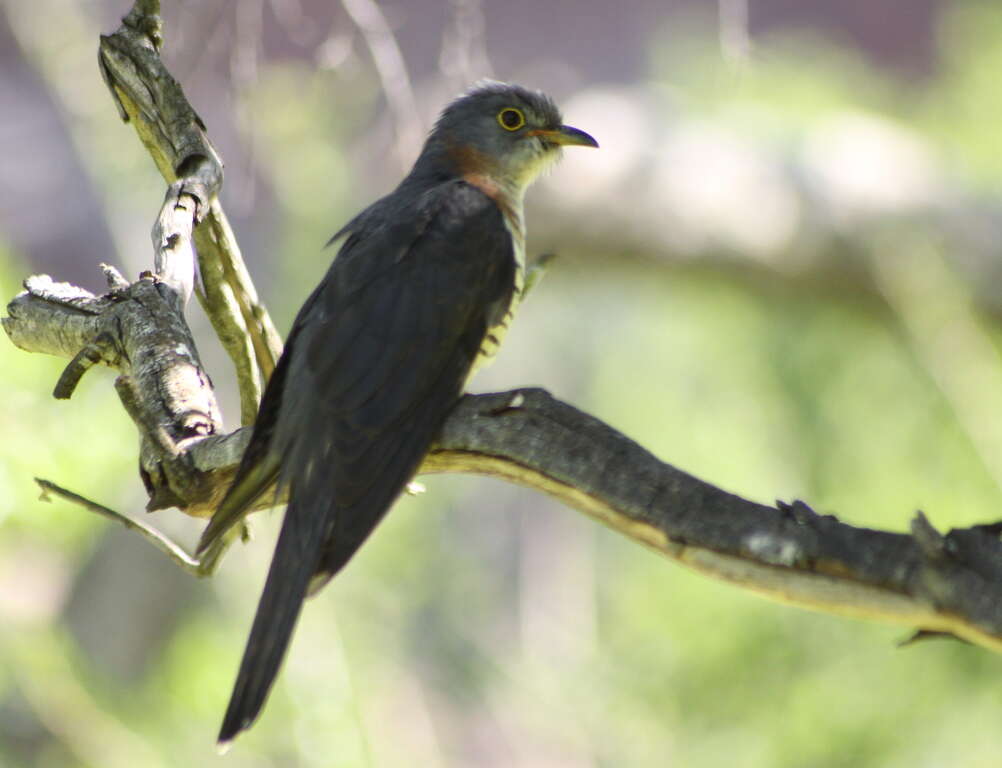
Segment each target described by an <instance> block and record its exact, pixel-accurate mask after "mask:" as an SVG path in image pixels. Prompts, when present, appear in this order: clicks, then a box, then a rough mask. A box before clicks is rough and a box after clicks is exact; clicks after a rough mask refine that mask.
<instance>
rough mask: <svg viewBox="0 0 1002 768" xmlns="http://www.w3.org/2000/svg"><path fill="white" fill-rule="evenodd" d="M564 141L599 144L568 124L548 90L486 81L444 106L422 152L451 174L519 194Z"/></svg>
mask: <svg viewBox="0 0 1002 768" xmlns="http://www.w3.org/2000/svg"><path fill="white" fill-rule="evenodd" d="M565 146H582V147H597V146H598V142H597V141H595V139H593V138H592V137H591V136H589V135H588V134H587V133H585V132H584V131H581V130H579V129H577V128H572V127H570V126H569V125H564V124H563V120H562V119H561V116H560V110H558V109H557V106H556V104H554V103H553V100H552V99H550V98H549V97H548V96H546V95H545V94H543V93H540V92H539V91H530V90H527V89H525V88H522V87H521V86H517V85H509V84H507V83H499V82H494V81H483V82H480V83H478V84H477V85H475V86H474V87H473V88H472V89H471V90H470V91H468V92H467V93H465V94H463V95H462V96H460V97H459V98H457V99H456V100H455V101H453V102H452V103H451V104H449V106H447V107H446V108H445V109H444V110H443V112H442V114H441V116H440V117H439V118H438V121H437V122H436V123H435V127H434V129H432V132H431V134H430V135H429V137H428V141H427V142H426V144H425V147H424V150H423V151H422V153H421V157H422V159H426V158H427V159H428V160H430V161H431V162H432V163H434V164H435V165H437V166H439V170H440V171H444V172H446V173H448V174H449V175H455V176H458V177H461V178H467V179H469V180H472V181H474V183H478V186H481V187H484V186H485V185H486V187H490V186H491V185H495V186H497V187H500V188H501V189H502V190H503V191H504V192H505V193H507V194H509V195H510V194H517V195H521V193H522V192H523V191H524V190H525V188H526V187H527V186H528V185H529V184H531V183H532V181H533V180H534V179H535V178H536V177H537V176H538V175H539V174H540V172H542V171H543V170H544V169H546V168H547V167H548V166H550V165H552V164H553V163H554V162H555V161H556V160H557V159H559V157H560V150H561V148H562V147H565ZM418 162H419V166H420V165H421V160H419V161H418Z"/></svg>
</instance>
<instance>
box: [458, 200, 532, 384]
mask: <svg viewBox="0 0 1002 768" xmlns="http://www.w3.org/2000/svg"><path fill="white" fill-rule="evenodd" d="M502 213H503V214H504V215H503V219H504V225H505V229H507V230H508V234H509V235H510V236H511V245H512V256H513V257H514V259H515V284H514V285H513V286H512V291H511V298H510V299H509V301H508V306H507V307H504V308H503V310H501V311H499V312H497V313H496V314H495V317H497V318H498V319H496V320H494V321H493V322H492V323H491V324H490V325H488V327H487V333H486V334H485V335H484V340H483V342H481V344H480V351H479V352H478V353H477V357H476V359H475V360H474V361H473V367H472V369H471V370H470V376H471V377H472V376H473V374H474V373H476V372H477V371H478V370H480V369H481V368H484V367H485V366H487V365H489V364H490V363H491V362H493V361H494V357H495V356H496V355H497V353H498V349H499V348H500V346H501V342H502V341H504V337H505V335H506V334H507V333H508V329H509V328H510V327H511V323H512V320H513V318H514V317H515V310H516V309H517V308H518V305H519V303H520V302H521V300H522V291H523V289H524V288H525V235H524V234H523V233H524V231H525V230H524V228H523V226H522V206H521V205H517V206H512V207H511V208H510V209H509V210H505V209H502ZM498 316H499V317H498Z"/></svg>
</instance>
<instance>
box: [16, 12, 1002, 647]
mask: <svg viewBox="0 0 1002 768" xmlns="http://www.w3.org/2000/svg"><path fill="white" fill-rule="evenodd" d="M155 12H156V3H151V2H144V3H137V6H136V8H135V9H133V12H132V13H130V15H129V17H127V18H126V20H125V23H124V24H123V30H124V32H123V30H120V31H119V33H116V35H115V36H112V37H113V38H117V37H118V35H123V36H124V39H126V41H127V42H128V43H129V45H130V46H131V45H134V46H138V49H134V48H129V50H130V51H131V53H129V54H128V55H124V54H122V50H123V46H124V45H125V44H124V43H122V42H121V40H119V41H118V42H115V43H109V42H108V41H109V40H111V38H104V39H103V40H102V62H103V64H102V66H103V68H104V70H105V73H106V76H108V77H109V82H110V83H111V84H112V85H113V91H114V93H115V94H116V98H117V100H118V102H119V103H120V104H121V105H123V109H124V113H125V114H126V115H127V116H128V118H129V119H130V120H132V122H133V123H134V124H137V130H139V133H140V136H141V137H142V138H143V140H144V143H146V145H147V147H149V148H150V149H151V153H152V154H153V155H154V158H155V159H157V162H158V165H159V166H160V167H161V170H162V171H164V175H165V177H166V178H167V180H168V183H169V185H170V186H169V187H168V194H167V200H166V202H165V205H164V208H163V209H162V210H161V212H160V215H159V217H158V224H157V225H156V227H155V229H154V266H155V270H154V272H153V273H149V274H147V275H145V276H141V278H140V279H139V280H138V281H136V282H135V283H131V284H130V283H129V282H127V281H125V280H124V279H123V278H122V277H121V276H120V275H118V274H117V273H116V272H115V271H114V270H112V269H110V268H106V274H107V276H108V282H109V292H108V293H107V294H106V295H104V296H94V295H92V294H90V293H88V292H86V291H83V290H82V289H79V288H75V287H74V286H70V285H66V284H61V283H55V282H53V281H52V280H51V278H48V277H45V276H42V277H33V278H29V279H28V280H27V281H26V283H25V288H26V290H25V291H24V292H23V293H21V294H19V295H18V296H16V297H15V298H14V299H13V300H12V301H11V302H10V304H9V305H8V313H9V316H8V317H6V318H4V319H3V327H4V330H5V331H6V332H7V334H8V336H9V337H10V339H11V340H12V341H13V342H14V343H15V344H16V345H17V346H19V347H21V348H22V349H24V350H26V351H28V352H42V353H46V354H53V355H58V356H61V357H64V358H69V359H70V363H69V365H68V366H67V369H66V371H65V372H64V374H63V376H62V377H61V378H60V381H59V383H58V385H57V388H56V394H57V396H60V397H68V396H69V395H70V394H71V393H72V390H73V387H74V386H75V384H76V382H77V381H78V380H79V378H80V376H82V375H83V373H85V372H86V371H87V370H88V369H89V368H90V367H92V366H93V365H96V364H100V365H104V366H107V367H110V368H112V369H114V370H117V371H118V372H119V376H118V379H117V381H116V388H117V389H118V391H119V394H120V397H121V399H122V402H123V405H124V406H125V407H126V408H127V410H128V411H129V413H130V415H131V416H132V418H133V420H134V422H135V423H136V426H137V429H138V430H139V432H140V435H141V436H142V438H143V444H142V445H143V447H142V455H141V465H142V468H143V473H144V480H145V481H146V482H147V488H148V490H149V492H150V504H149V506H150V508H159V507H163V506H176V507H178V508H179V509H181V510H182V511H184V512H186V513H188V514H193V515H199V516H205V515H208V514H211V513H212V511H213V510H214V508H215V506H216V504H217V503H218V500H219V498H220V496H221V494H222V493H223V491H224V490H225V488H226V487H227V484H228V483H229V480H230V478H231V476H232V473H233V472H234V471H235V469H236V466H237V464H238V462H239V459H240V456H241V454H242V452H243V450H244V448H245V446H246V443H247V438H248V436H249V435H248V429H247V428H246V427H245V428H242V429H238V430H236V431H235V432H232V433H230V434H223V433H222V431H221V429H220V427H219V424H220V419H219V413H218V407H217V406H216V403H215V398H214V395H213V390H212V384H211V382H210V380H209V378H208V376H207V375H206V374H205V372H204V371H203V369H202V367H201V364H200V363H199V360H198V355H197V352H196V351H195V346H194V342H193V341H192V339H191V334H190V331H189V330H188V327H187V325H186V323H185V321H184V316H183V308H184V303H185V299H186V297H187V294H188V293H189V292H190V286H191V285H192V284H193V282H192V280H191V277H192V269H193V266H192V265H193V261H192V256H191V253H192V251H191V247H190V246H191V233H192V228H193V227H195V225H196V223H197V222H198V221H200V220H201V222H202V223H201V224H199V225H198V227H197V228H195V230H194V232H195V235H194V238H195V240H196V242H197V244H198V249H199V263H200V264H201V269H202V275H203V277H205V275H206V273H207V272H209V273H212V272H213V270H215V274H216V275H217V276H222V277H220V282H219V283H218V285H219V286H228V288H226V289H225V290H223V289H222V288H220V290H219V291H215V290H209V289H207V291H206V298H205V302H206V308H207V310H208V311H209V312H210V315H211V314H212V313H216V315H217V316H219V317H222V318H224V321H220V323H221V325H226V327H227V328H229V329H230V331H226V332H236V331H234V329H239V334H240V335H241V339H242V340H241V341H240V343H237V344H234V345H232V349H233V350H236V351H238V352H239V354H241V355H244V357H243V358H242V360H243V362H239V361H238V363H237V368H238V376H244V375H245V374H241V373H240V371H241V370H244V371H245V373H246V370H245V369H246V368H248V367H249V366H250V365H251V360H252V356H251V354H250V352H249V350H253V351H254V355H255V359H256V362H257V364H258V365H260V366H261V368H262V369H264V370H265V371H266V372H267V371H268V362H267V360H268V359H269V358H270V359H271V360H273V359H274V356H275V353H276V352H277V349H276V342H275V339H274V338H272V336H271V333H272V331H270V330H268V329H269V328H270V323H268V322H267V319H266V318H267V314H266V312H265V311H264V308H263V307H261V306H260V304H259V303H258V302H257V300H256V296H255V294H254V290H253V286H252V284H251V282H250V278H249V276H248V275H247V274H246V270H244V269H243V268H242V266H239V252H238V251H237V250H236V248H235V244H234V243H232V234H231V233H230V232H229V231H228V229H227V227H226V223H225V217H224V216H223V214H222V210H221V208H219V205H218V202H216V201H215V199H214V193H215V191H216V190H217V189H218V183H219V182H220V181H221V177H220V176H219V174H218V172H217V171H218V160H217V159H216V158H215V154H214V153H213V152H212V151H211V148H210V147H209V145H208V142H207V140H204V141H203V139H204V135H203V134H202V126H201V124H200V122H199V121H198V120H197V117H194V112H192V111H191V109H190V107H188V106H187V104H186V102H184V101H183V95H181V94H180V89H179V88H176V83H174V81H173V79H171V78H170V77H169V75H167V74H166V72H165V71H164V72H161V70H162V65H161V64H160V63H159V58H158V57H157V56H156V50H157V48H158V46H159V23H158V21H157V20H156V19H155V18H154V17H152V16H151V14H155ZM126 47H128V46H126ZM107 51H111V53H106V52H107ZM106 56H107V57H106ZM109 62H111V63H109ZM128 62H132V63H131V64H129V63H128ZM130 67H131V69H130ZM126 71H128V72H130V73H131V74H129V75H128V76H127V75H125V74H123V73H125V72H126ZM109 72H110V73H111V74H109ZM130 78H132V79H130ZM123 83H124V85H123ZM140 85H141V86H142V87H140ZM158 89H163V90H158ZM168 91H169V92H170V93H171V94H172V95H171V96H170V97H169V98H168V97H167V96H166V95H164V94H166V93H167V92H168ZM157 94H160V95H159V96H157ZM144 99H145V101H143V100H144ZM141 101H142V106H137V105H139V104H140V102H141ZM140 121H142V124H143V125H144V126H147V128H140V127H139V125H138V123H139V122H140ZM178 126H180V129H179V130H181V132H182V133H184V132H185V131H188V132H194V133H195V134H196V138H198V137H199V136H200V137H201V138H200V139H198V140H193V141H189V140H187V139H185V140H182V139H179V138H178V135H177V134H176V133H175V130H176V129H178ZM144 131H145V133H144ZM172 137H173V138H172ZM189 138H190V137H189ZM186 142H187V143H186ZM179 147H181V148H182V149H178V148H179ZM183 147H189V148H190V147H196V149H194V150H191V149H183ZM199 231H202V232H205V233H207V234H204V235H203V236H202V237H201V238H200V237H199V235H198V233H199ZM227 259H229V260H230V261H229V262H228V263H229V264H230V266H229V267H226V266H219V265H220V264H226V263H227ZM234 259H235V261H234ZM235 264H236V265H238V266H234V265H235ZM234 281H235V282H234ZM207 282H208V281H207ZM234 285H236V286H237V288H234ZM227 291H228V293H227ZM220 327H221V326H220V325H217V330H218V329H219V328H220ZM247 334H249V335H251V336H253V337H255V338H257V339H258V340H257V341H256V342H248V341H247V340H246V335H247ZM240 350H242V351H240ZM263 358H264V360H263ZM241 366H243V368H241ZM252 378H253V377H252ZM241 382H242V389H243V388H244V386H249V385H248V383H247V381H244V379H241ZM248 391H252V390H248ZM244 416H245V421H246V420H247V414H246V413H245V414H244ZM421 471H422V472H464V473H474V474H482V475H492V476H496V477H501V478H504V479H506V480H509V481H511V482H515V483H519V484H521V485H524V486H527V487H530V488H533V489H536V490H539V491H542V492H545V493H547V494H549V495H551V496H553V497H554V498H557V499H559V500H561V501H563V502H564V503H566V504H568V505H570V506H572V507H574V508H576V509H579V510H581V511H583V512H585V513H586V514H588V515H590V516H591V517H593V518H595V519H597V520H599V521H600V522H602V523H604V524H605V525H607V526H609V527H610V528H613V529H614V530H617V531H619V532H620V533H622V534H624V535H626V536H628V537H630V538H631V539H633V540H635V541H637V542H638V543H641V544H643V545H645V546H647V547H650V548H652V549H655V550H657V551H659V552H661V553H663V554H665V555H667V556H668V557H670V558H672V559H674V560H676V561H678V562H680V563H682V564H684V565H686V566H689V567H691V568H694V569H696V570H699V571H702V572H704V573H706V574H708V575H710V576H713V577H715V578H720V579H723V580H725V581H730V582H733V583H736V584H738V585H740V586H742V587H745V588H747V589H751V590H754V591H756V592H759V593H761V594H763V595H766V596H768V597H771V598H774V599H777V600H781V601H784V602H789V603H793V604H796V605H800V606H803V607H807V608H813V609H817V610H822V611H826V612H830V613H837V614H843V615H850V616H857V617H864V618H871V619H878V620H883V621H890V622H895V623H900V624H904V625H906V626H911V627H914V628H915V629H916V630H918V631H919V632H920V633H948V634H951V635H954V636H956V637H959V638H963V639H966V640H968V641H970V642H973V643H977V644H980V645H982V646H984V647H987V648H991V649H993V650H1002V543H1000V541H999V532H1000V528H999V526H978V527H974V528H969V529H960V530H953V531H950V532H949V533H947V534H945V535H944V534H940V533H939V532H938V531H936V530H935V529H934V528H933V527H932V525H931V524H930V523H929V522H928V520H927V519H926V518H925V516H923V515H922V514H921V513H919V514H918V515H917V516H916V518H915V520H914V522H913V525H912V531H911V533H910V534H896V533H888V532H882V531H876V530H869V529H864V528H855V527H852V526H849V525H846V524H844V523H842V522H840V521H838V520H837V519H836V518H834V517H831V516H821V515H817V514H815V513H814V512H813V511H812V510H811V509H810V507H808V506H807V505H806V504H805V503H803V502H800V501H796V502H793V503H791V504H783V503H777V505H776V506H775V507H770V506H765V505H761V504H757V503H754V502H751V501H748V500H746V499H742V498H740V497H738V496H735V495H733V494H730V493H727V492H726V491H723V490H721V489H720V488H717V487H715V486H713V485H710V484H708V483H706V482H703V481H701V480H699V479H697V478H694V477H692V476H691V475H688V474H686V473H685V472H682V471H681V470H679V469H676V468H675V467H672V466H670V465H668V464H665V463H663V462H661V461H660V460H658V459H657V458H656V457H655V456H653V455H652V454H651V453H650V452H648V451H647V450H645V449H644V448H643V447H641V446H640V445H638V444H637V443H635V442H633V441H632V440H630V439H628V438H627V437H625V436H623V435H622V434H620V433H618V432H616V431H615V430H613V429H612V428H611V427H609V426H607V425H606V424H604V423H602V422H601V421H599V420H598V419H595V418H594V417H592V416H589V415H588V414H586V413H583V412H581V411H579V410H577V409H575V408H573V407H572V406H570V405H568V404H566V403H563V402H561V401H559V400H556V399H554V398H553V397H551V396H550V395H549V394H547V393H546V392H545V391H543V390H540V389H525V390H517V391H513V392H503V393H496V394H488V395H476V396H472V395H471V396H467V397H465V398H463V400H462V401H461V402H460V404H459V405H458V407H457V408H456V409H455V411H454V412H453V413H452V414H451V416H450V417H449V419H448V420H447V422H446V423H445V425H444V427H443V430H442V434H441V436H440V438H439V440H438V443H437V445H436V447H435V449H434V450H433V451H432V453H431V454H430V455H429V456H428V457H427V459H426V460H425V462H424V464H423V466H422V468H421ZM45 487H46V488H47V489H48V490H52V491H55V492H60V493H62V495H64V496H67V497H70V496H71V494H69V493H68V492H65V491H61V490H60V489H58V488H57V487H56V486H54V485H52V484H51V483H50V484H46V486H45ZM77 500H78V501H79V498H78V499H77ZM267 501H268V502H269V503H272V502H280V501H281V499H279V498H269V499H267ZM90 508H91V509H93V510H94V511H97V512H99V513H101V514H109V515H111V516H112V517H119V519H121V518H120V516H117V514H116V513H113V512H111V511H110V510H106V509H105V508H102V507H100V506H99V505H93V504H90ZM126 522H128V521H126ZM128 524H130V525H132V526H133V527H141V526H137V525H136V524H135V523H128ZM144 530H145V531H146V533H145V534H144V535H148V536H149V537H150V538H154V537H153V536H150V534H149V529H148V528H146V529H144ZM156 543H157V544H158V546H160V547H161V549H163V550H164V551H166V552H168V554H171V555H172V556H173V557H175V559H177V560H178V561H179V562H181V563H182V564H183V565H186V567H190V569H191V570H194V571H196V572H199V573H205V572H206V569H205V568H204V567H203V566H204V564H200V563H198V562H197V561H194V560H191V559H190V558H187V559H186V556H184V553H180V554H178V553H177V552H175V551H173V550H172V549H171V546H172V545H170V544H169V543H167V544H164V542H163V541H162V540H157V542H156Z"/></svg>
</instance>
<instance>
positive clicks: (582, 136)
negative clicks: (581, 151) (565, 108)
mask: <svg viewBox="0 0 1002 768" xmlns="http://www.w3.org/2000/svg"><path fill="white" fill-rule="evenodd" d="M528 134H529V135H530V136H538V137H539V138H541V139H542V140H543V141H545V142H547V143H549V144H559V145H561V146H565V147H598V142H597V141H595V139H593V138H592V137H591V136H589V135H588V134H587V133H585V132H584V131H582V130H581V129H579V128H572V127H571V126H569V125H561V126H560V127H559V128H556V129H548V128H537V129H536V130H533V131H528Z"/></svg>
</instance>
